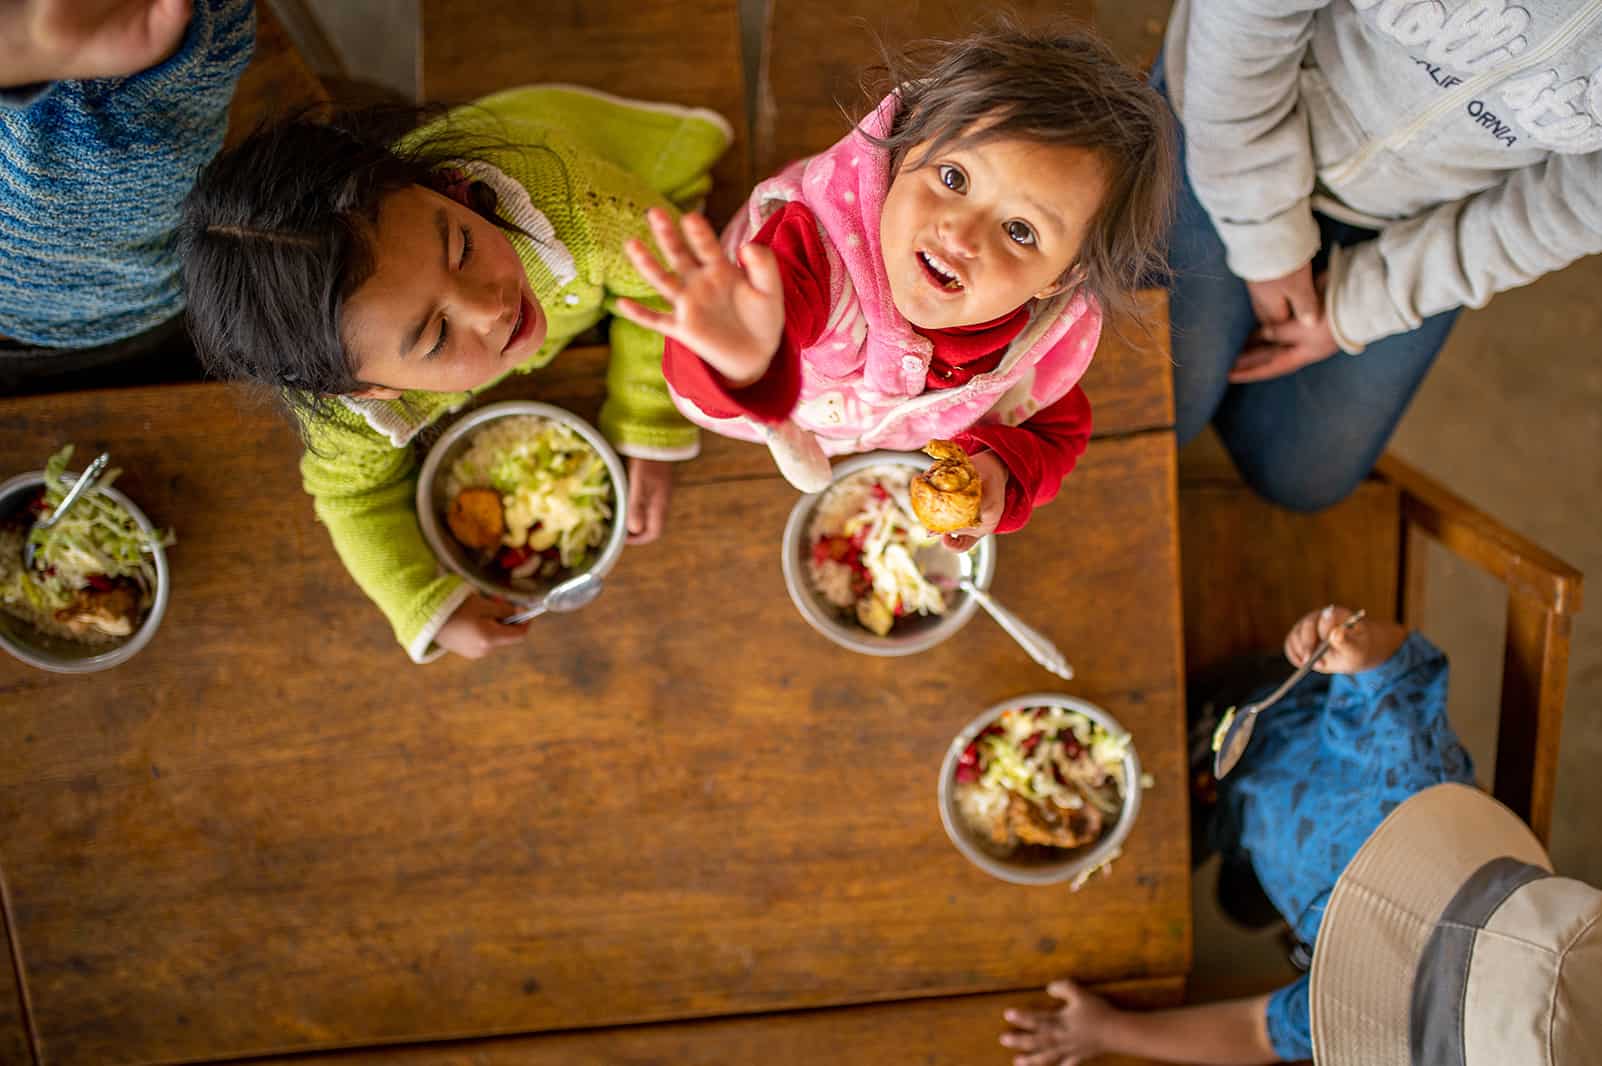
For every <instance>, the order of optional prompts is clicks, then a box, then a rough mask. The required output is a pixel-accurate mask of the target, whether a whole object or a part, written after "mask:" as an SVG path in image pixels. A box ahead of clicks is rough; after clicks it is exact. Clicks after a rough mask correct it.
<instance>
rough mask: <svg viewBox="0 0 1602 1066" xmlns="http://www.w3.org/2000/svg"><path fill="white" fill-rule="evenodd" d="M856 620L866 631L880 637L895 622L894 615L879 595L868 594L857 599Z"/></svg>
mask: <svg viewBox="0 0 1602 1066" xmlns="http://www.w3.org/2000/svg"><path fill="white" fill-rule="evenodd" d="M857 621H858V622H861V623H862V628H864V629H866V630H867V631H868V632H870V633H872V634H874V635H875V636H880V637H882V636H884V635H885V634H887V633H889V632H890V627H891V626H893V625H895V624H896V616H895V612H894V611H892V610H891V609H890V608H889V607H888V606H886V605H885V602H884V601H883V600H881V599H880V598H879V597H877V596H868V597H865V598H863V599H860V600H858V601H857Z"/></svg>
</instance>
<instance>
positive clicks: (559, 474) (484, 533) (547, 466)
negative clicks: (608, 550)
mask: <svg viewBox="0 0 1602 1066" xmlns="http://www.w3.org/2000/svg"><path fill="white" fill-rule="evenodd" d="M445 496H446V499H448V500H449V501H450V505H449V509H448V511H447V512H446V516H445V520H446V525H448V526H449V527H450V531H451V535H452V536H454V537H455V538H456V540H457V541H458V542H459V543H461V544H462V545H463V546H464V547H467V548H470V549H472V550H473V551H475V552H477V553H478V554H479V556H480V560H481V562H483V563H484V565H486V566H490V567H493V568H494V569H496V570H499V571H501V572H502V573H503V574H504V575H505V576H506V578H507V580H508V582H509V583H511V584H514V585H515V584H517V583H518V582H522V581H528V580H532V579H535V578H538V579H541V580H550V579H552V578H554V577H556V576H557V575H558V574H560V573H561V572H562V571H564V570H567V571H572V570H581V569H583V568H584V567H585V566H586V565H588V564H589V563H590V561H591V560H592V559H593V558H594V556H595V551H596V549H597V548H599V547H600V546H601V545H602V544H604V543H605V542H606V539H607V536H608V534H609V533H610V532H611V528H612V519H613V507H612V501H613V492H612V478H611V475H610V474H609V473H608V472H607V469H606V462H605V460H603V459H602V458H601V456H600V453H598V452H597V451H596V450H595V449H594V448H593V447H591V446H590V443H589V442H588V441H586V440H585V439H584V437H583V436H582V435H581V434H580V433H579V432H578V431H577V430H575V429H573V428H572V427H571V426H568V425H564V424H563V423H560V422H552V421H550V420H548V419H545V418H541V417H540V416H538V415H522V416H518V417H515V418H503V419H500V420H498V421H495V422H492V423H490V424H489V425H487V426H485V427H484V428H483V429H481V430H479V431H478V432H477V433H476V434H474V435H473V438H472V441H471V443H470V444H469V446H468V448H467V450H466V451H465V452H463V453H462V455H461V457H460V458H459V459H457V460H456V462H455V463H453V464H451V468H450V472H449V473H448V475H447V476H446V479H445Z"/></svg>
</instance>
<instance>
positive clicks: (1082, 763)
mask: <svg viewBox="0 0 1602 1066" xmlns="http://www.w3.org/2000/svg"><path fill="white" fill-rule="evenodd" d="M1128 747H1129V736H1128V734H1122V735H1116V736H1115V735H1114V734H1112V733H1109V732H1108V731H1107V730H1106V729H1105V728H1103V727H1102V726H1101V725H1099V724H1097V723H1096V722H1094V721H1092V720H1091V719H1090V718H1087V717H1086V716H1085V715H1083V714H1080V713H1079V712H1077V711H1070V710H1067V709H1066V708H1062V707H1030V708H1023V709H1019V710H1010V711H1004V712H1002V714H1001V715H1000V717H998V718H997V719H996V720H995V721H994V722H992V723H991V724H990V725H989V726H987V727H986V728H985V729H984V731H983V732H981V733H980V734H979V735H978V736H977V737H975V738H974V740H973V742H972V743H970V744H969V745H968V746H967V747H966V748H965V749H963V752H962V755H961V756H960V757H959V758H958V761H957V769H956V779H957V780H956V785H955V788H956V797H957V807H958V810H959V811H960V812H961V814H962V817H963V820H964V821H965V822H967V824H968V827H969V828H970V829H971V830H972V831H973V834H974V836H975V837H977V838H978V839H979V840H980V841H981V842H983V844H984V845H985V846H986V848H987V849H988V850H990V851H992V852H994V853H995V854H997V855H1000V856H1007V855H1011V854H1013V853H1015V852H1017V851H1018V850H1019V849H1021V848H1025V847H1027V846H1029V845H1034V846H1038V847H1046V848H1057V849H1070V848H1082V847H1084V846H1086V845H1088V844H1093V843H1095V842H1096V841H1097V840H1099V839H1101V836H1102V834H1103V833H1105V832H1106V831H1107V830H1108V829H1110V828H1111V827H1112V826H1113V824H1114V823H1116V822H1117V821H1118V815H1119V813H1120V812H1121V811H1122V809H1123V804H1124V795H1125V790H1126V789H1127V788H1128V787H1129V782H1127V781H1125V780H1124V753H1125V751H1126V750H1127V749H1128Z"/></svg>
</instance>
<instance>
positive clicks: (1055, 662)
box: [957, 577, 1074, 681]
mask: <svg viewBox="0 0 1602 1066" xmlns="http://www.w3.org/2000/svg"><path fill="white" fill-rule="evenodd" d="M957 587H958V588H959V589H961V590H962V591H964V592H966V593H967V594H968V595H970V596H972V597H973V598H974V599H975V600H977V601H978V602H979V606H981V607H983V608H984V609H985V610H986V611H988V612H989V613H990V617H991V618H994V619H995V620H996V624H997V625H999V626H1000V627H1001V628H1002V629H1004V630H1006V631H1007V635H1008V636H1009V637H1011V638H1012V639H1013V640H1016V641H1017V642H1018V646H1019V647H1021V648H1022V649H1023V650H1024V651H1026V652H1028V653H1029V657H1030V658H1031V659H1033V660H1034V661H1035V662H1037V663H1039V664H1040V665H1041V666H1042V667H1044V668H1045V669H1046V670H1048V671H1050V672H1051V673H1053V674H1056V675H1057V676H1058V677H1060V678H1062V679H1063V680H1064V681H1072V680H1073V679H1074V668H1073V667H1072V666H1070V665H1069V664H1068V660H1067V658H1066V657H1065V656H1064V655H1063V653H1062V652H1061V651H1059V650H1058V649H1057V645H1055V644H1053V643H1052V642H1051V638H1050V637H1047V636H1046V635H1045V634H1044V633H1042V632H1040V631H1039V630H1038V629H1035V628H1034V627H1033V626H1030V625H1028V624H1026V623H1025V622H1024V620H1023V619H1022V618H1019V617H1018V616H1017V615H1015V614H1013V613H1012V612H1011V611H1009V610H1007V608H1005V607H1003V606H1002V605H1001V604H999V603H997V602H996V598H995V597H994V596H992V595H990V593H988V592H986V591H985V590H984V589H982V588H980V587H979V586H978V585H975V584H974V583H973V580H972V579H971V578H966V577H965V578H963V579H962V580H961V581H958V582H957Z"/></svg>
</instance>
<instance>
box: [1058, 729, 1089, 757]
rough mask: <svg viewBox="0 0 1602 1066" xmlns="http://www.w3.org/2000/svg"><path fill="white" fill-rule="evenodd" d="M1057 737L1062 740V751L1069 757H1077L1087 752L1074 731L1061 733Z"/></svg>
mask: <svg viewBox="0 0 1602 1066" xmlns="http://www.w3.org/2000/svg"><path fill="white" fill-rule="evenodd" d="M1057 739H1059V740H1061V741H1062V753H1063V754H1064V755H1066V756H1068V758H1070V759H1077V758H1079V756H1081V755H1083V754H1084V753H1085V749H1084V748H1083V747H1081V746H1080V744H1079V741H1078V739H1077V738H1076V737H1075V736H1074V735H1073V734H1072V733H1062V734H1059V735H1058V738H1057Z"/></svg>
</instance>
